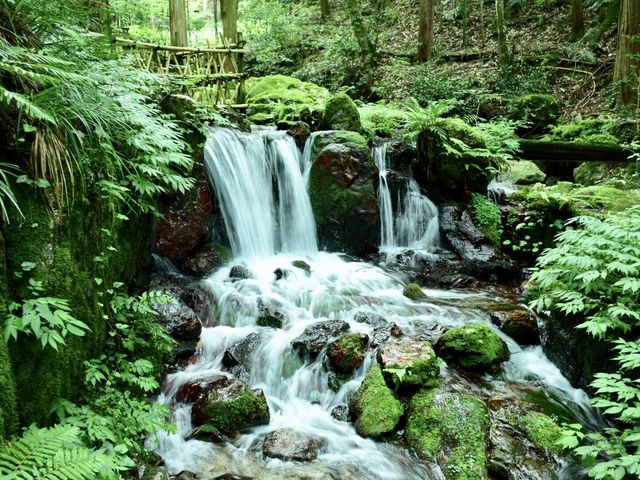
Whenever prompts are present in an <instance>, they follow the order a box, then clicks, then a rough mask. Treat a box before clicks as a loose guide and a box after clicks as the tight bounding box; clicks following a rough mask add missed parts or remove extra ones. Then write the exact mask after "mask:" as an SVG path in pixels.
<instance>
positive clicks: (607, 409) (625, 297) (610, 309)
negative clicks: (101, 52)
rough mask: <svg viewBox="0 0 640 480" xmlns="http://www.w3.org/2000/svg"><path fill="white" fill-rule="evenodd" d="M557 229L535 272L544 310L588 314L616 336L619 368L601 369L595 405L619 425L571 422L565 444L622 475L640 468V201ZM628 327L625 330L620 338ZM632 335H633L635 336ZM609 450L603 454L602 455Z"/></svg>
mask: <svg viewBox="0 0 640 480" xmlns="http://www.w3.org/2000/svg"><path fill="white" fill-rule="evenodd" d="M571 226H572V227H574V228H571V229H569V230H566V231H565V232H563V233H561V234H559V235H558V237H557V246H556V247H555V248H553V249H550V250H547V251H545V253H544V254H543V255H542V256H541V257H540V261H539V270H538V271H537V272H536V273H535V274H534V275H533V276H532V282H534V285H535V288H536V292H535V293H536V297H537V298H535V300H533V302H532V304H531V305H532V307H533V308H535V309H537V310H538V311H542V310H550V309H553V310H556V311H559V312H562V313H564V314H565V315H567V317H568V318H580V319H584V321H583V322H582V323H580V324H579V325H577V328H580V329H584V330H586V331H587V332H588V333H589V334H590V335H592V336H594V337H596V338H599V339H603V340H612V341H613V343H614V345H615V346H614V349H615V350H616V351H617V352H618V355H617V356H616V357H615V358H614V359H615V361H616V362H617V363H618V365H619V367H618V370H617V371H616V372H614V373H600V374H597V375H595V380H594V381H593V383H592V386H593V387H594V388H595V389H596V394H595V396H594V399H593V405H594V406H596V407H599V408H600V409H602V411H603V413H604V414H605V415H609V416H611V417H612V419H614V421H615V423H614V425H615V426H612V427H609V428H606V429H604V430H603V431H602V432H593V433H585V432H584V431H583V430H582V428H581V426H580V425H570V426H569V427H568V428H567V429H566V431H565V432H564V433H563V437H562V438H561V439H560V440H559V444H560V445H561V446H563V447H565V448H570V449H573V450H574V452H575V453H576V454H577V455H578V456H580V457H582V458H583V460H584V461H585V463H586V464H587V466H588V467H589V476H590V477H591V478H596V479H607V480H609V479H622V478H626V477H625V476H629V477H633V476H637V475H638V474H639V473H640V454H639V453H638V452H640V449H639V447H640V427H639V425H640V413H639V412H638V405H639V403H638V402H640V386H639V384H638V380H637V369H638V367H640V361H639V360H638V359H640V343H639V341H638V338H637V331H638V327H639V326H640V310H639V309H638V303H637V297H638V292H640V270H639V266H640V248H638V242H639V240H640V208H638V207H637V206H636V207H631V208H629V209H627V210H625V211H624V212H622V213H621V214H617V215H611V216H609V217H606V218H605V219H598V218H594V217H578V218H576V219H574V220H572V221H571ZM622 335H625V336H626V338H618V336H622ZM629 337H631V338H629ZM602 454H604V456H602Z"/></svg>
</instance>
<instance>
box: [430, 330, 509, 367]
mask: <svg viewBox="0 0 640 480" xmlns="http://www.w3.org/2000/svg"><path fill="white" fill-rule="evenodd" d="M437 351H438V355H440V356H441V357H442V358H444V359H445V360H447V361H448V362H451V363H455V364H457V365H459V366H461V367H462V368H464V369H468V370H476V371H483V370H496V369H497V368H498V367H499V365H500V364H501V363H502V362H504V361H505V360H508V359H509V349H508V348H507V345H506V343H504V341H503V340H502V339H501V338H500V337H499V336H498V334H497V333H496V332H494V331H493V330H492V329H491V327H489V326H488V325H486V324H484V323H471V324H469V325H465V326H464V327H459V328H452V329H451V330H448V331H447V332H446V333H445V334H444V335H443V336H442V337H441V338H440V340H439V341H438V344H437Z"/></svg>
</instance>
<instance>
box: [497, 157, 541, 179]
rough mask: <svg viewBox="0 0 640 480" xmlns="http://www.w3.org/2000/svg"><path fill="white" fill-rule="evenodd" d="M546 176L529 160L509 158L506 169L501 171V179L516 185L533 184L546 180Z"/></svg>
mask: <svg viewBox="0 0 640 480" xmlns="http://www.w3.org/2000/svg"><path fill="white" fill-rule="evenodd" d="M546 178H547V176H546V175H545V173H544V172H543V171H542V170H540V168H538V166H537V165H536V164H535V163H533V162H531V161H529V160H507V165H506V168H505V170H504V171H502V172H501V173H500V180H502V181H507V182H511V183H513V184H514V185H533V184H534V183H542V182H544V180H545V179H546Z"/></svg>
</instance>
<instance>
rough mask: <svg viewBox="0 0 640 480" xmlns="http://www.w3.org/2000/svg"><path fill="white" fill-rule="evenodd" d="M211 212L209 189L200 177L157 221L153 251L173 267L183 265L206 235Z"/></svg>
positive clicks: (204, 180) (203, 177)
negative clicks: (165, 258)
mask: <svg viewBox="0 0 640 480" xmlns="http://www.w3.org/2000/svg"><path fill="white" fill-rule="evenodd" d="M212 212H213V203H212V201H211V190H210V188H209V183H208V181H207V179H206V178H205V176H204V175H202V176H201V177H199V178H198V179H197V180H196V185H195V187H194V188H193V189H192V190H191V191H189V192H188V193H186V194H185V195H184V196H182V197H180V198H179V199H178V200H177V201H176V202H175V203H174V205H173V206H172V207H171V208H170V210H169V212H167V213H166V214H165V215H164V217H163V218H162V219H161V220H160V221H159V222H158V227H157V229H156V240H155V250H156V251H157V252H159V253H160V254H162V255H164V256H165V257H167V258H169V259H170V260H171V261H172V262H174V263H176V264H179V263H182V262H183V261H184V260H185V259H186V258H187V257H188V256H189V255H190V254H191V253H193V251H194V250H195V249H196V247H197V246H198V244H199V243H200V242H201V241H202V240H203V239H204V238H205V237H206V236H207V234H208V233H209V224H210V218H211V214H212Z"/></svg>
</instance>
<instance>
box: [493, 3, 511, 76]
mask: <svg viewBox="0 0 640 480" xmlns="http://www.w3.org/2000/svg"><path fill="white" fill-rule="evenodd" d="M496 27H497V30H498V49H499V50H500V65H508V64H509V63H511V55H509V45H507V29H506V26H505V21H504V0H496Z"/></svg>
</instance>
